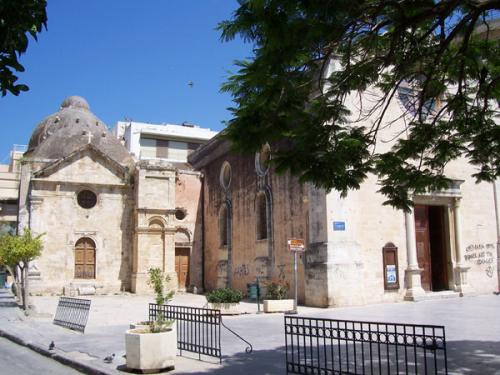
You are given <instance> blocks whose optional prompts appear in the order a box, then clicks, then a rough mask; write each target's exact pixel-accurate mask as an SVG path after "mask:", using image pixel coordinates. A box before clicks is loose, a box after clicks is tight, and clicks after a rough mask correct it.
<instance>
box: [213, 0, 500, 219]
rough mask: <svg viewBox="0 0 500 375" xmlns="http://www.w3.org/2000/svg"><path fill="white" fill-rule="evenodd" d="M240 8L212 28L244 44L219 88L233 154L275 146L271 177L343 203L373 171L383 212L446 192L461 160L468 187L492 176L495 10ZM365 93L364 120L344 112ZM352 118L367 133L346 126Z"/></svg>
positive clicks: (447, 1) (249, 2)
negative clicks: (398, 104) (284, 175)
mask: <svg viewBox="0 0 500 375" xmlns="http://www.w3.org/2000/svg"><path fill="white" fill-rule="evenodd" d="M239 3H240V7H239V8H238V9H237V10H236V11H235V13H234V15H233V18H232V19H231V20H228V21H224V22H222V23H220V24H219V26H218V28H219V30H220V31H221V33H222V39H223V40H231V39H233V38H235V37H237V36H239V37H241V38H243V40H245V41H247V42H250V43H252V44H253V46H254V49H253V52H254V53H253V56H252V57H251V58H249V59H248V60H243V61H238V62H236V64H237V66H238V68H239V71H238V72H237V73H236V74H234V75H233V76H231V77H230V78H229V80H228V81H227V82H226V83H225V84H224V85H223V87H222V90H223V91H227V92H229V93H231V94H232V96H233V100H234V103H235V105H234V107H233V108H230V110H231V112H232V114H233V118H232V119H231V120H230V121H228V123H227V128H226V130H225V134H226V136H227V137H228V138H229V139H230V140H231V141H232V144H233V147H234V149H235V150H237V151H241V152H255V151H257V150H259V149H260V147H261V146H262V145H263V144H265V143H266V142H269V143H273V144H274V145H275V146H274V149H273V160H272V162H273V163H274V165H275V167H276V169H277V171H278V172H283V171H290V172H291V173H292V174H294V175H297V176H299V177H300V179H301V180H302V181H308V182H312V183H313V184H314V185H315V186H317V187H322V188H325V189H327V190H331V189H335V190H338V191H340V192H341V193H342V195H344V196H345V194H347V192H348V191H349V190H350V189H358V188H359V187H360V184H361V183H362V182H363V181H364V180H365V178H366V177H367V175H368V174H369V173H374V174H376V175H377V176H378V179H379V183H380V190H379V191H380V192H381V193H382V194H384V195H385V196H386V198H387V200H386V202H385V203H386V204H390V205H392V206H394V207H397V208H403V209H407V208H408V207H409V206H410V205H411V200H410V199H409V194H411V193H422V192H425V191H429V190H437V189H442V188H445V187H447V186H448V184H449V182H450V181H449V180H448V179H447V178H446V176H445V175H444V168H445V166H446V165H447V164H448V163H449V162H450V161H451V160H454V159H456V158H458V157H460V156H465V157H466V158H467V159H468V161H469V162H470V163H472V164H474V165H476V166H477V173H475V174H474V177H475V178H476V180H477V181H492V180H494V179H495V178H496V177H497V176H499V175H500V148H499V141H500V130H499V127H498V125H496V124H495V121H494V117H495V116H496V115H498V101H499V99H500V64H499V60H500V44H499V40H498V22H496V23H495V22H491V18H492V17H494V16H495V14H496V13H495V12H497V11H496V10H497V9H499V8H500V0H470V1H457V0H444V1H429V0H419V1H405V0H403V1H393V0H369V1H360V0H348V1H346V0H279V1H278V0H240V1H239ZM495 26H496V27H497V28H496V30H495ZM332 62H335V65H334V69H332ZM369 91H371V92H373V91H375V92H377V93H379V95H378V96H377V98H376V100H373V98H372V103H371V104H370V106H368V109H367V110H364V111H361V110H356V111H355V110H353V108H352V106H351V107H350V106H349V105H347V103H346V99H347V98H349V97H352V96H353V95H359V97H360V98H363V96H364V95H365V94H367V93H368V92H369ZM394 100H403V101H405V102H406V103H405V104H406V105H405V108H406V110H405V111H406V113H404V114H403V115H402V116H401V119H400V120H404V123H405V128H404V129H403V131H402V132H401V133H400V134H399V135H400V136H399V137H396V139H397V140H396V141H395V142H394V145H393V146H392V148H391V149H390V150H389V151H386V152H379V151H378V150H377V148H376V147H375V146H376V144H377V140H378V137H380V132H381V130H382V129H384V128H387V127H388V126H391V122H392V123H395V120H394V119H388V118H387V108H389V105H390V104H391V102H393V101H394ZM360 117H363V118H364V119H365V120H366V119H368V120H369V121H365V122H364V124H366V123H368V124H369V125H368V126H366V125H365V126H361V125H360V123H356V122H353V121H352V119H353V118H358V119H359V118H360ZM403 117H404V119H403ZM399 123H400V122H399Z"/></svg>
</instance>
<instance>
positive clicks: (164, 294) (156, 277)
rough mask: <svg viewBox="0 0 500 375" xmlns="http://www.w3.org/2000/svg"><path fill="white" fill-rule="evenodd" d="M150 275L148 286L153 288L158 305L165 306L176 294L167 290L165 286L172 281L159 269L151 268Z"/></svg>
mask: <svg viewBox="0 0 500 375" xmlns="http://www.w3.org/2000/svg"><path fill="white" fill-rule="evenodd" d="M148 275H149V279H148V285H149V286H151V288H153V291H154V293H155V302H156V304H157V305H163V304H164V303H166V302H168V301H170V300H171V299H172V298H174V294H175V292H174V291H173V290H168V291H166V290H165V288H166V286H165V284H166V283H169V282H170V281H171V278H170V276H169V275H166V276H165V274H164V272H163V271H162V270H161V269H159V268H150V269H149V271H148Z"/></svg>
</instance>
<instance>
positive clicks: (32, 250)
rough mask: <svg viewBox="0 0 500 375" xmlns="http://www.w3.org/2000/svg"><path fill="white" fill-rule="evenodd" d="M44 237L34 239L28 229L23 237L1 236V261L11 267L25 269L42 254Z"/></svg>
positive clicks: (39, 236)
mask: <svg viewBox="0 0 500 375" xmlns="http://www.w3.org/2000/svg"><path fill="white" fill-rule="evenodd" d="M41 237H42V235H38V236H36V237H33V235H32V234H31V231H30V230H29V229H26V230H25V231H24V233H23V235H22V236H18V235H14V234H5V235H2V236H0V261H1V262H2V263H3V264H6V265H8V266H11V267H16V266H18V265H22V267H24V266H25V265H27V264H28V263H29V262H30V261H32V260H33V259H35V258H37V257H39V256H40V255H41V253H42V248H43V244H42V240H41Z"/></svg>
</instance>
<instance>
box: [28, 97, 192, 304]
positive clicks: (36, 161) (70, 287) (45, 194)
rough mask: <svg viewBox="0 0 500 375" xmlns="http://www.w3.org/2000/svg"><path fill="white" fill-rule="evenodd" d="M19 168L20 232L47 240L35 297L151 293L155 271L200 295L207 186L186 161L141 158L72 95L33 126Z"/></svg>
mask: <svg viewBox="0 0 500 375" xmlns="http://www.w3.org/2000/svg"><path fill="white" fill-rule="evenodd" d="M21 163H22V166H21V173H20V184H19V215H18V222H19V229H20V230H22V229H23V228H30V229H31V230H32V231H33V232H34V233H37V234H40V233H44V236H43V243H44V249H43V255H42V256H41V257H40V258H39V259H37V260H35V261H34V262H32V264H31V267H30V272H29V274H30V279H31V288H32V289H31V291H32V292H33V293H57V294H60V293H64V294H67V295H75V294H76V295H78V294H95V293H97V294H102V293H114V292H120V291H132V292H136V293H145V292H149V291H150V287H149V286H148V285H147V271H148V270H149V269H150V268H152V267H159V268H160V269H162V270H163V271H165V272H166V273H167V274H168V275H170V277H171V286H172V287H174V288H178V289H180V290H186V289H189V288H190V287H198V288H201V284H202V281H201V272H199V270H200V269H201V261H202V254H201V247H200V243H201V241H200V236H201V229H200V225H201V222H200V221H199V216H200V215H199V210H201V206H200V202H199V198H200V197H199V191H200V186H201V180H200V173H198V172H195V171H193V170H192V169H191V168H190V167H189V166H188V165H187V164H186V163H172V162H168V161H165V160H160V159H152V160H135V159H134V158H133V157H132V156H131V154H130V153H129V151H128V150H127V149H126V147H125V146H124V145H123V144H122V142H121V141H120V140H118V139H117V138H116V137H115V136H114V135H112V134H111V133H110V132H109V130H108V128H107V126H106V125H105V124H104V123H103V122H102V121H101V120H100V119H99V118H97V117H96V116H95V115H94V114H93V113H92V112H91V111H90V108H89V105H88V103H87V102H86V101H85V99H83V98H81V97H76V96H72V97H69V98H67V99H65V100H64V101H63V102H62V104H61V107H60V109H59V111H58V112H56V113H54V114H52V115H50V116H48V117H47V118H45V119H44V120H43V121H42V122H41V123H40V124H39V125H38V126H37V127H36V129H35V130H34V131H33V134H32V136H31V139H30V141H29V145H28V150H27V152H26V153H25V154H24V157H23V159H22V161H21ZM193 270H198V272H194V271H193Z"/></svg>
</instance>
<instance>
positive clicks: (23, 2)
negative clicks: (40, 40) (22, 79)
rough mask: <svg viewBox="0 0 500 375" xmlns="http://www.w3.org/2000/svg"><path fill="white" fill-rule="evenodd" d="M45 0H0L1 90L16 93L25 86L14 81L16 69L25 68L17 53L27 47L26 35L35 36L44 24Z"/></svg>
mask: <svg viewBox="0 0 500 375" xmlns="http://www.w3.org/2000/svg"><path fill="white" fill-rule="evenodd" d="M46 7H47V1H46V0H0V91H1V92H2V96H5V95H7V92H9V91H10V92H11V93H12V94H14V95H19V94H20V93H21V92H22V91H28V86H26V85H24V84H19V83H17V79H18V77H17V76H16V74H15V73H16V72H24V67H23V66H22V65H21V64H20V63H19V57H20V56H21V55H22V54H23V53H24V52H26V49H27V48H28V42H29V36H31V37H32V38H33V39H35V40H37V34H38V33H40V32H41V31H42V28H43V27H45V28H47V13H46V10H45V9H46Z"/></svg>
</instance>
